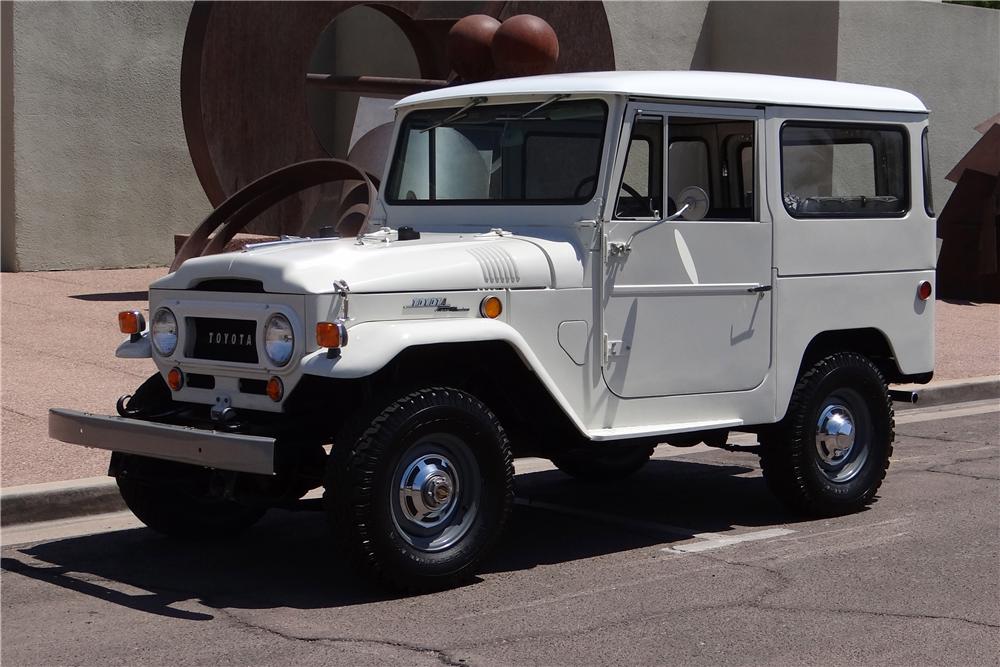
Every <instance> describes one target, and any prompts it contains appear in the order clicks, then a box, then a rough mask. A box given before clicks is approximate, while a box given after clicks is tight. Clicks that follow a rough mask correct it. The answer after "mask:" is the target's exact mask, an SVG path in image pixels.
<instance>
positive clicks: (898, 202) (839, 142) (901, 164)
mask: <svg viewBox="0 0 1000 667" xmlns="http://www.w3.org/2000/svg"><path fill="white" fill-rule="evenodd" d="M781 161H782V170H781V179H782V198H783V200H784V204H785V209H786V210H787V211H788V213H789V214H791V215H792V216H793V217H796V218H878V217H900V216H902V215H903V214H904V213H905V212H906V210H907V207H908V202H909V196H908V191H907V183H908V179H907V161H906V135H905V133H904V132H903V129H902V128H896V127H874V126H861V125H841V124H837V125H820V124H813V123H786V124H785V125H784V127H783V128H782V130H781Z"/></svg>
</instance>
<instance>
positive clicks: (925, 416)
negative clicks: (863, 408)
mask: <svg viewBox="0 0 1000 667" xmlns="http://www.w3.org/2000/svg"><path fill="white" fill-rule="evenodd" d="M990 412H1000V401H976V402H973V403H968V404H962V403H960V404H958V405H957V406H956V407H952V408H947V409H933V410H932V409H928V411H927V412H916V411H914V412H913V413H911V412H910V411H909V410H907V411H906V412H897V413H896V423H897V424H915V423H917V422H930V421H936V420H938V419H954V418H955V417H971V416H972V415H985V414H988V413H990Z"/></svg>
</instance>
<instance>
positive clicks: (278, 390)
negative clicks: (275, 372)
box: [267, 377, 285, 403]
mask: <svg viewBox="0 0 1000 667" xmlns="http://www.w3.org/2000/svg"><path fill="white" fill-rule="evenodd" d="M284 395H285V385H284V384H283V383H282V382H281V378H279V377H272V378H270V379H269V380H268V381H267V397H268V398H270V399H271V400H272V401H274V402H275V403H277V402H278V401H280V400H281V397H282V396H284Z"/></svg>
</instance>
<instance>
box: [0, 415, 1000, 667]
mask: <svg viewBox="0 0 1000 667" xmlns="http://www.w3.org/2000/svg"><path fill="white" fill-rule="evenodd" d="M998 433H1000V405H998V404H997V402H996V401H993V402H992V403H989V402H987V403H978V404H965V405H960V406H946V407H944V408H938V409H934V410H911V411H908V412H906V413H902V414H900V415H899V418H898V425H897V434H898V436H897V442H896V451H895V455H894V457H893V462H892V466H891V467H890V470H889V476H888V478H887V480H886V483H885V485H884V486H883V488H882V492H881V494H880V499H879V501H878V502H877V503H876V504H875V505H874V506H873V507H872V508H871V509H869V510H867V511H864V512H861V513H859V514H855V515H851V516H846V517H840V518H836V519H830V520H822V521H800V520H798V519H797V518H795V517H794V516H792V515H789V514H788V513H787V512H785V511H784V510H783V509H782V508H781V507H780V506H779V505H778V504H777V503H776V502H775V501H774V500H773V499H772V498H771V496H770V495H769V494H768V492H767V490H766V488H765V487H764V484H763V481H762V479H761V477H760V471H759V469H758V467H757V462H756V457H754V456H753V455H751V454H746V453H727V452H721V451H714V450H713V451H704V450H703V449H702V448H699V449H696V450H686V451H684V452H682V453H681V455H680V456H670V455H672V454H676V453H677V452H676V450H675V451H669V452H666V453H663V454H662V455H663V456H669V458H662V459H658V460H654V461H653V462H652V463H650V465H649V466H647V468H645V469H644V470H643V471H642V472H641V473H640V474H638V475H637V476H635V477H634V478H633V479H631V480H629V481H627V482H625V483H621V484H617V485H603V486H587V485H582V484H579V483H576V482H574V481H571V480H569V479H568V478H567V477H565V476H563V475H562V474H561V473H559V472H556V471H552V470H541V471H536V472H526V473H522V474H519V476H518V498H519V504H518V506H517V509H516V511H515V512H514V515H513V520H512V523H511V526H510V529H509V530H508V532H507V533H506V537H505V539H504V540H503V543H502V545H501V548H500V550H499V553H498V554H497V555H496V557H495V558H494V559H493V560H492V561H490V562H489V563H487V564H486V566H485V568H484V572H483V574H482V576H481V577H480V578H479V579H478V580H477V581H476V582H474V583H472V584H470V585H468V586H465V587H463V588H461V589H458V590H453V591H448V592H444V593H437V594H433V595H424V596H417V597H402V598H400V597H387V596H384V595H382V594H380V593H378V592H377V591H374V590H372V589H371V588H370V587H369V586H368V585H367V584H366V583H365V582H363V581H359V580H357V579H356V578H355V577H354V576H353V575H352V574H351V573H350V572H348V571H346V570H345V568H344V567H343V565H342V562H341V560H340V559H339V558H338V556H337V555H336V551H335V549H334V545H333V543H332V540H331V539H330V538H329V537H328V536H327V533H326V527H325V523H324V520H323V517H322V515H320V514H317V513H309V512H299V513H289V512H272V513H271V515H269V518H267V519H266V520H265V521H264V522H262V523H261V524H260V525H259V526H257V527H255V528H254V529H253V530H252V531H250V532H249V533H248V534H247V535H246V536H244V537H242V538H240V539H239V540H237V541H233V542H227V543H217V544H210V545H197V544H190V543H189V544H184V543H175V542H171V541H168V540H166V539H163V538H161V537H158V536H157V535H155V534H154V533H152V532H150V531H148V530H146V529H141V528H128V529H123V530H112V531H110V532H99V533H95V534H89V535H81V536H70V537H66V536H59V535H49V539H47V540H44V541H35V542H30V543H27V544H21V545H13V546H8V547H5V548H4V549H3V559H2V569H3V572H2V586H3V590H2V592H3V599H2V656H0V657H2V660H3V664H4V665H5V666H7V665H42V664H44V665H50V664H82V665H102V666H103V665H117V664H129V665H134V664H170V665H187V664H213V665H214V664H282V665H284V664H321V663H351V664H382V663H385V662H406V663H411V664H439V663H445V664H452V665H459V664H460V665H466V664H568V663H576V664H580V663H587V664H595V663H611V662H617V663H626V662H627V663H654V662H655V663H673V664H690V663H739V664H782V665H787V664H823V665H834V664H859V663H861V664H874V663H879V664H887V663H892V664H905V665H923V664H949V665H958V664H961V665H972V664H989V665H995V664H997V662H998V661H1000V483H998V478H1000V459H998V453H1000V451H998V450H1000V447H998V442H997V441H998ZM527 467H528V469H531V468H532V466H531V465H529V466H527ZM539 467H540V466H538V465H535V466H534V468H535V469H536V470H537V468H539ZM94 521H96V522H97V523H94V522H93V521H92V522H91V527H90V528H87V527H86V526H85V527H83V528H81V527H80V526H76V527H75V528H67V529H65V532H66V534H67V535H71V534H72V533H73V532H76V533H79V532H87V531H88V530H102V529H103V528H107V527H114V526H116V525H117V526H130V525H132V524H131V523H130V520H128V519H124V518H122V517H114V516H111V517H105V518H101V519H96V520H94ZM102 521H103V522H104V523H101V522H102ZM97 524H100V526H99V527H98V528H94V525H97ZM5 532H6V534H5V536H4V539H5V540H7V541H10V539H9V538H10V537H11V535H12V533H11V532H10V531H5ZM57 532H58V531H57ZM13 535H14V537H16V536H17V535H16V534H13Z"/></svg>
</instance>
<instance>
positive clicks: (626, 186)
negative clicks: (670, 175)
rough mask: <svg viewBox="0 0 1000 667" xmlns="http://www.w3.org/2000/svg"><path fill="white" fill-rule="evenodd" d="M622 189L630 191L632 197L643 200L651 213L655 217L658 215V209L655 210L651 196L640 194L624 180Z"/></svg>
mask: <svg viewBox="0 0 1000 667" xmlns="http://www.w3.org/2000/svg"><path fill="white" fill-rule="evenodd" d="M622 190H624V191H625V192H627V193H629V194H630V195H631V196H632V198H633V199H635V200H636V201H641V202H642V203H643V204H645V206H646V210H647V211H649V214H650V215H652V216H654V217H655V216H656V211H654V210H653V206H652V198H651V197H643V196H642V195H641V194H639V191H638V190H636V189H635V188H633V187H632V186H631V185H629V184H628V183H626V182H625V181H622Z"/></svg>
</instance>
